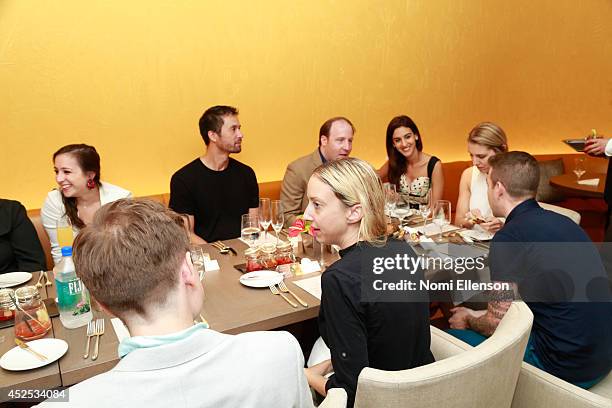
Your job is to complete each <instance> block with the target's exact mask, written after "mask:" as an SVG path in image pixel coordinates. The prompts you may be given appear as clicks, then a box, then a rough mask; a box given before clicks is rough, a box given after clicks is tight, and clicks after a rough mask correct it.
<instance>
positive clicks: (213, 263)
mask: <svg viewBox="0 0 612 408" xmlns="http://www.w3.org/2000/svg"><path fill="white" fill-rule="evenodd" d="M204 270H205V271H206V272H213V271H218V270H219V262H217V260H216V259H209V260H204Z"/></svg>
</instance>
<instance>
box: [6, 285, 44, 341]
mask: <svg viewBox="0 0 612 408" xmlns="http://www.w3.org/2000/svg"><path fill="white" fill-rule="evenodd" d="M14 300H15V306H16V310H15V337H17V338H19V339H21V340H26V341H27V340H34V339H40V338H41V337H44V336H45V335H46V334H47V333H48V332H49V330H51V319H49V314H48V313H47V307H46V306H45V303H44V302H43V301H42V300H41V297H40V293H39V292H38V289H37V288H36V286H24V287H21V288H19V289H17V290H16V291H15V299H14Z"/></svg>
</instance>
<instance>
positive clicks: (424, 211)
mask: <svg viewBox="0 0 612 408" xmlns="http://www.w3.org/2000/svg"><path fill="white" fill-rule="evenodd" d="M419 214H421V217H423V234H424V233H425V227H427V217H429V214H431V193H427V202H426V203H423V204H419Z"/></svg>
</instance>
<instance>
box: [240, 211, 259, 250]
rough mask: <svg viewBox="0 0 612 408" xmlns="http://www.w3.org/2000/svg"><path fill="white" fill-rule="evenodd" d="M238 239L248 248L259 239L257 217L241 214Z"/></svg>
mask: <svg viewBox="0 0 612 408" xmlns="http://www.w3.org/2000/svg"><path fill="white" fill-rule="evenodd" d="M240 237H241V238H242V240H243V241H244V242H246V243H247V245H248V246H250V247H253V246H255V244H256V243H257V240H258V239H259V217H257V216H256V215H251V214H243V215H242V219H241V220H240Z"/></svg>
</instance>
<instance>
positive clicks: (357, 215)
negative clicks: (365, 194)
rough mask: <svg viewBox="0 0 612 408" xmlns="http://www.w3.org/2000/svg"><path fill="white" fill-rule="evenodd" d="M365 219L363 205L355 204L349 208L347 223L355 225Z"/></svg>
mask: <svg viewBox="0 0 612 408" xmlns="http://www.w3.org/2000/svg"><path fill="white" fill-rule="evenodd" d="M362 218H363V207H361V204H355V205H353V206H351V207H349V208H348V214H347V216H346V221H347V222H348V223H349V224H355V223H358V222H359V221H361V219H362Z"/></svg>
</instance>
